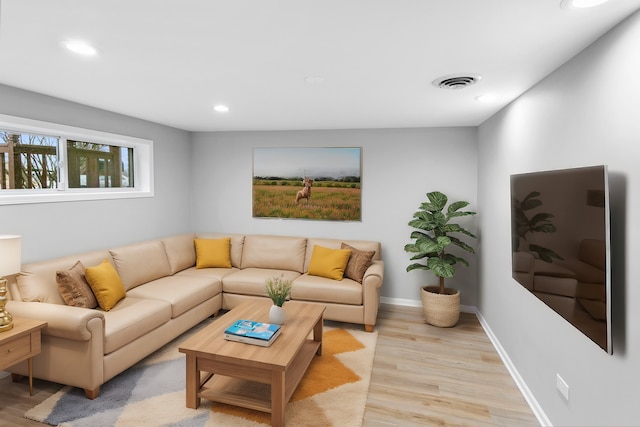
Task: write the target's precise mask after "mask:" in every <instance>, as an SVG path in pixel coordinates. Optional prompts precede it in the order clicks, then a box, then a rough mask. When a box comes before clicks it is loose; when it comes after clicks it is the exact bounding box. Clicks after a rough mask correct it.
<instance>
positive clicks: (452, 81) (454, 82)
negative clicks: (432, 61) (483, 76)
mask: <svg viewBox="0 0 640 427" xmlns="http://www.w3.org/2000/svg"><path fill="white" fill-rule="evenodd" d="M479 80H480V76H478V75H475V74H452V75H450V76H444V77H440V78H439V79H436V80H434V81H433V82H432V83H433V85H434V86H436V87H439V88H440V89H462V88H465V87H467V86H471V85H472V84H475V83H477V82H478V81H479Z"/></svg>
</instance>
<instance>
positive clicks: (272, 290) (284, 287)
mask: <svg viewBox="0 0 640 427" xmlns="http://www.w3.org/2000/svg"><path fill="white" fill-rule="evenodd" d="M292 287H293V281H292V280H290V279H285V277H284V274H281V275H280V276H279V277H278V276H274V277H270V278H268V279H267V280H266V281H265V290H266V291H267V295H268V296H269V298H271V301H273V305H277V306H278V307H282V305H283V304H284V303H285V301H286V300H287V297H289V294H290V293H291V288H292Z"/></svg>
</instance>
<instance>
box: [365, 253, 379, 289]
mask: <svg viewBox="0 0 640 427" xmlns="http://www.w3.org/2000/svg"><path fill="white" fill-rule="evenodd" d="M383 279H384V261H380V260H378V261H373V263H372V264H371V265H370V266H369V268H367V271H365V272H364V276H362V285H363V286H365V287H367V286H375V287H376V288H379V287H380V286H382V280H383Z"/></svg>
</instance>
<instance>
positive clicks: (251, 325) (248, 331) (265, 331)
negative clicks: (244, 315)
mask: <svg viewBox="0 0 640 427" xmlns="http://www.w3.org/2000/svg"><path fill="white" fill-rule="evenodd" d="M280 330H281V328H280V325H276V324H273V323H262V322H254V321H252V320H237V321H236V322H234V323H233V325H231V326H229V327H228V328H227V329H226V330H225V331H224V338H225V339H226V340H229V341H238V342H243V343H247V344H254V345H260V346H263V347H268V346H270V345H271V343H273V341H274V340H275V339H276V338H277V337H278V335H280Z"/></svg>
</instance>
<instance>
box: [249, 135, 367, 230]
mask: <svg viewBox="0 0 640 427" xmlns="http://www.w3.org/2000/svg"><path fill="white" fill-rule="evenodd" d="M361 159H362V150H361V148H342V147H340V148H297V147H294V148H254V150H253V217H255V218H292V219H294V218H298V219H315V220H334V221H360V220H361V218H362V216H361V211H360V209H361V208H360V207H361V186H360V184H361V182H360V177H361V162H362V160H361Z"/></svg>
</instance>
